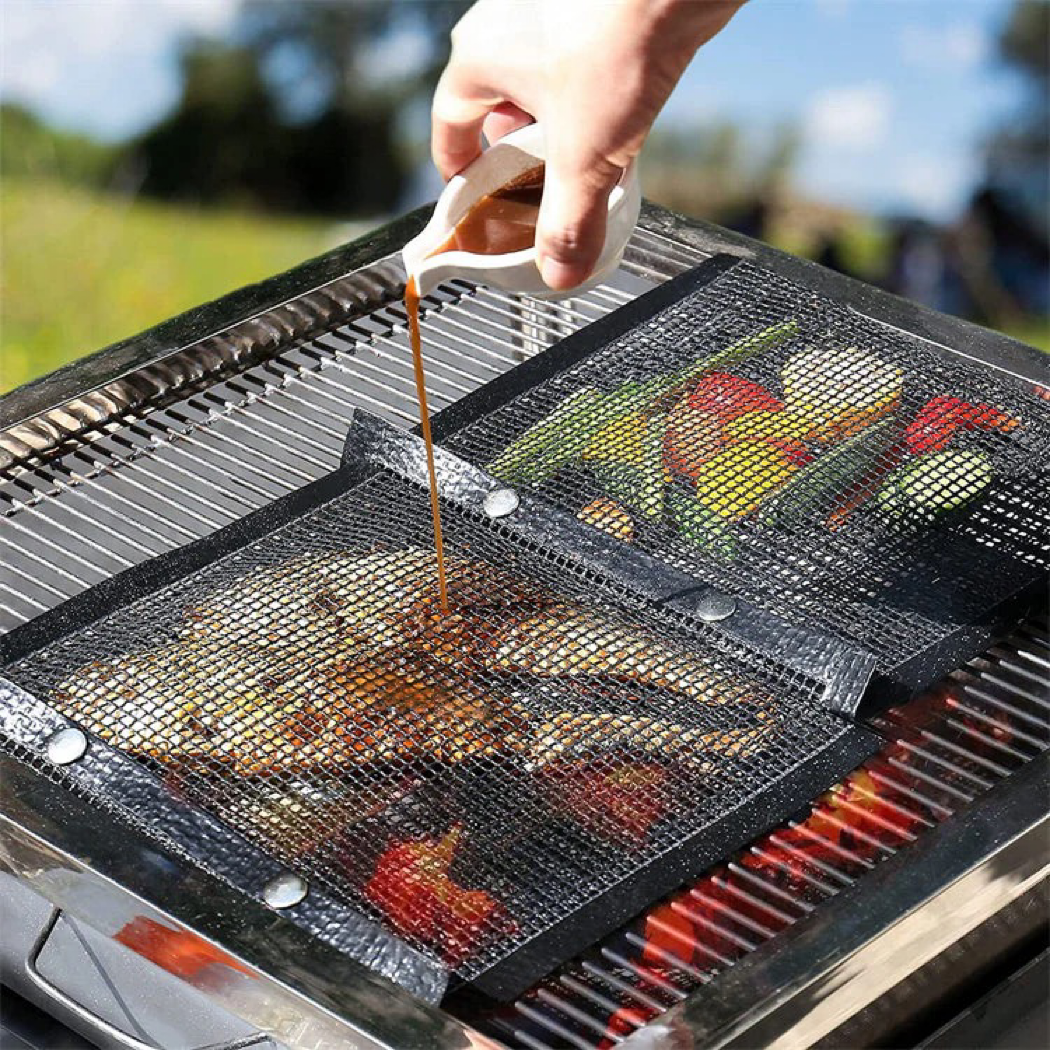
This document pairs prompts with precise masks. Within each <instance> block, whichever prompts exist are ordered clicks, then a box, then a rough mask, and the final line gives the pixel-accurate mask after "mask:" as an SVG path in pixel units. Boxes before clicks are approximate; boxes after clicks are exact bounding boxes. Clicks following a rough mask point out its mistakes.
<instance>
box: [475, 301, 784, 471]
mask: <svg viewBox="0 0 1050 1050" xmlns="http://www.w3.org/2000/svg"><path fill="white" fill-rule="evenodd" d="M797 332H798V323H797V322H796V321H784V322H782V323H781V324H776V325H773V326H772V327H770V328H766V329H764V330H763V331H761V332H757V333H755V334H754V335H749V336H745V337H744V338H743V339H738V340H737V341H736V342H735V343H733V344H732V345H731V346H727V347H726V348H725V349H724V350H721V351H719V352H718V353H716V354H713V355H712V356H711V357H707V358H704V359H703V360H701V361H695V362H694V363H693V364H691V365H689V366H688V367H686V368H683V369H679V370H678V371H677V372H672V373H671V374H670V375H663V376H657V377H656V378H654V379H647V380H645V381H641V382H640V381H638V380H631V381H630V382H627V383H623V384H622V385H621V386H619V387H617V388H616V389H615V390H612V391H610V392H608V393H605V394H603V393H600V392H599V391H597V390H595V389H594V388H593V387H585V388H584V389H583V390H577V391H576V392H575V393H574V394H572V395H571V396H570V397H567V398H566V399H565V400H564V401H563V402H562V403H561V404H560V405H558V406H557V408H555V409H554V410H553V411H552V412H551V413H550V414H549V415H548V416H546V417H545V418H543V419H541V420H540V421H539V422H538V423H536V424H534V425H533V426H531V427H530V428H529V429H528V430H526V431H525V433H524V434H522V435H521V437H519V438H517V439H516V440H515V441H512V442H511V443H510V444H509V445H508V446H507V447H506V448H505V449H504V450H503V452H501V453H500V455H499V456H497V457H496V459H494V460H493V461H492V462H491V463H490V464H489V465H488V470H489V472H490V473H492V474H494V475H495V476H496V477H498V478H501V479H502V480H504V481H509V482H531V483H533V484H536V483H539V482H541V481H545V480H546V479H547V478H549V477H551V476H552V475H554V474H556V473H557V472H558V471H559V470H561V469H562V467H566V466H568V465H569V464H570V463H573V462H575V461H576V460H577V459H579V458H580V457H581V456H582V454H583V452H584V450H585V449H586V448H587V447H588V445H589V444H590V442H591V440H592V439H593V437H594V436H595V434H597V433H598V431H599V430H601V429H602V428H603V427H605V426H607V425H608V424H610V423H613V422H615V421H616V420H617V419H619V418H620V417H621V416H624V415H628V414H630V413H632V412H640V411H646V412H648V411H650V410H652V409H659V408H660V407H663V406H664V403H665V401H670V400H673V399H674V397H676V396H677V394H678V393H679V392H680V391H681V390H682V388H684V387H687V386H689V384H690V383H692V382H694V381H695V380H697V379H699V378H700V377H701V376H702V375H704V374H705V373H706V372H710V371H714V370H716V369H720V368H724V367H726V365H730V364H738V363H739V362H741V361H744V360H746V359H747V358H749V357H752V356H754V355H755V354H757V353H760V352H761V351H764V350H769V349H772V348H773V347H775V346H778V345H779V344H780V343H782V342H784V341H785V340H787V339H790V338H791V337H792V336H793V335H795V334H796V333H797Z"/></svg>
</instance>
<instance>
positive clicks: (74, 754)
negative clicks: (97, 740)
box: [47, 726, 88, 766]
mask: <svg viewBox="0 0 1050 1050" xmlns="http://www.w3.org/2000/svg"><path fill="white" fill-rule="evenodd" d="M87 746H88V740H87V737H86V736H85V735H84V734H83V732H81V730H79V729H77V728H76V727H75V726H67V727H66V728H65V729H60V730H59V731H58V732H57V733H53V734H52V735H51V736H50V737H48V741H47V757H48V761H49V762H51V763H52V764H53V765H56V766H68V765H69V764H70V763H72V762H79V761H80V759H82V758H83V757H84V752H85V751H87Z"/></svg>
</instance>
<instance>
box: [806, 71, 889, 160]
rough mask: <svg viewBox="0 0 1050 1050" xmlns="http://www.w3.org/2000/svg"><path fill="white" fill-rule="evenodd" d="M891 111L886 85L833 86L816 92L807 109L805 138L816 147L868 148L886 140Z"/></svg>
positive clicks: (865, 149)
mask: <svg viewBox="0 0 1050 1050" xmlns="http://www.w3.org/2000/svg"><path fill="white" fill-rule="evenodd" d="M892 110H893V100H892V98H891V97H890V92H889V90H888V88H886V87H885V85H882V84H879V83H868V84H856V85H853V86H850V87H840V88H830V89H828V90H826V91H821V92H819V93H818V94H816V95H815V96H814V97H813V98H812V99H811V101H810V103H809V106H808V107H807V109H806V116H805V124H804V126H805V133H806V138H807V140H808V141H809V142H810V144H812V145H816V146H823V147H834V148H838V149H846V150H855V151H869V150H872V149H874V148H875V147H877V146H878V145H880V144H881V143H882V142H883V141H884V140H885V139H886V136H887V133H888V132H889V128H890V116H891V114H892Z"/></svg>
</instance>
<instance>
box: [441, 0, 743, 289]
mask: <svg viewBox="0 0 1050 1050" xmlns="http://www.w3.org/2000/svg"><path fill="white" fill-rule="evenodd" d="M743 2H744V0H478V2H477V3H475V4H474V6H473V7H472V8H471V9H470V10H469V11H468V12H467V13H466V15H464V16H463V18H462V19H461V20H460V22H459V24H458V25H457V26H456V28H455V29H454V30H453V32H452V56H451V58H450V59H449V63H448V66H447V67H446V69H445V71H444V73H443V74H442V76H441V80H440V82H439V84H438V88H437V92H436V93H435V96H434V105H433V126H432V133H431V149H432V152H433V155H434V163H435V164H436V165H437V167H438V170H439V171H440V172H441V174H442V175H443V176H444V177H445V178H446V179H449V178H451V177H452V176H453V175H455V174H457V173H458V172H460V171H462V170H463V169H464V168H465V167H466V166H467V165H468V164H470V163H471V161H473V160H474V159H475V158H476V157H477V156H478V155H479V154H480V153H481V148H482V140H481V136H482V134H484V135H485V138H486V139H488V141H489V142H493V141H495V140H496V139H499V138H502V137H503V136H504V135H506V134H509V133H510V132H511V131H514V130H515V129H516V128H519V127H522V126H523V125H524V124H528V123H530V122H532V121H533V120H536V121H540V122H542V123H543V126H544V133H545V135H546V143H545V145H546V152H547V166H546V180H545V185H544V191H543V203H542V205H541V207H540V215H539V222H538V225H537V230H536V254H537V261H538V264H539V267H540V273H541V275H542V277H543V280H544V282H545V283H546V284H547V285H548V287H550V288H552V289H556V290H564V289H568V288H573V287H575V286H576V285H578V284H581V283H582V282H583V281H585V280H586V279H587V277H589V276H590V274H591V272H592V270H593V269H594V264H595V262H596V261H597V259H598V256H599V255H600V253H601V249H602V245H603V243H604V240H605V218H606V211H607V205H608V199H609V194H610V193H611V192H612V190H613V188H614V187H615V185H616V183H617V181H618V180H619V178H620V175H621V173H622V172H623V169H624V168H626V167H627V165H628V164H630V162H631V161H632V160H633V159H634V158H635V157H636V156H637V155H638V153H639V151H640V150H641V148H642V145H643V143H644V142H645V139H646V137H647V136H648V134H649V130H650V128H651V127H652V124H653V121H654V120H655V119H656V116H657V114H658V113H659V112H660V110H661V108H662V107H663V105H664V103H665V102H666V101H667V99H668V97H669V96H670V94H671V91H672V90H673V89H674V86H675V84H677V83H678V80H679V78H680V77H681V75H682V73H684V72H685V69H686V67H687V66H688V65H689V62H690V60H691V59H692V57H693V55H694V54H695V52H696V50H697V48H699V47H700V46H701V45H702V44H704V43H706V42H707V41H708V40H710V39H711V37H713V36H714V35H715V34H716V33H717V32H719V30H721V29H722V28H723V26H725V25H726V23H727V22H728V21H729V20H730V18H732V16H733V14H734V13H735V12H736V10H737V9H738V8H739V7H740V6H741V4H742V3H743Z"/></svg>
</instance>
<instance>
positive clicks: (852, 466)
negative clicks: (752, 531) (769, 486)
mask: <svg viewBox="0 0 1050 1050" xmlns="http://www.w3.org/2000/svg"><path fill="white" fill-rule="evenodd" d="M896 429H897V428H896V426H895V425H894V423H893V420H890V419H884V420H883V421H882V422H880V423H876V424H875V425H874V426H870V427H868V428H867V430H862V431H861V432H860V433H859V434H854V435H853V437H851V438H847V439H846V440H845V441H843V442H841V443H839V444H838V445H836V446H835V447H834V448H833V449H832V450H831V451H830V452H827V453H826V454H825V455H823V456H821V457H820V458H819V459H817V460H816V461H815V462H813V463H810V464H809V465H808V466H806V467H803V468H802V470H800V471H799V472H798V473H797V474H796V475H795V476H794V477H793V478H792V479H791V480H790V481H789V482H788V483H787V484H786V485H784V486H783V488H781V489H780V490H779V491H778V492H776V493H775V494H774V495H773V496H772V498H770V499H768V500H766V501H764V502H763V504H762V507H761V509H760V510H759V512H758V515H757V517H756V521H757V522H758V524H759V525H765V526H768V527H780V528H791V527H793V526H797V525H800V524H801V523H802V522H803V521H804V520H805V519H806V518H807V517H809V516H810V515H811V514H812V513H814V512H816V511H819V510H821V509H823V508H824V506H825V505H826V504H827V503H828V502H829V501H830V500H832V499H834V498H835V497H836V496H839V495H841V494H842V493H844V492H845V491H846V490H847V489H849V487H850V486H851V485H853V484H855V483H856V482H857V481H858V480H859V479H860V478H862V477H863V476H864V475H865V474H866V473H867V472H868V471H869V470H870V469H871V468H872V467H873V466H874V465H875V463H876V462H877V461H878V458H879V456H880V455H882V453H884V452H886V451H887V450H888V449H889V448H890V446H891V445H892V443H893V439H894V436H895V432H896Z"/></svg>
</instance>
